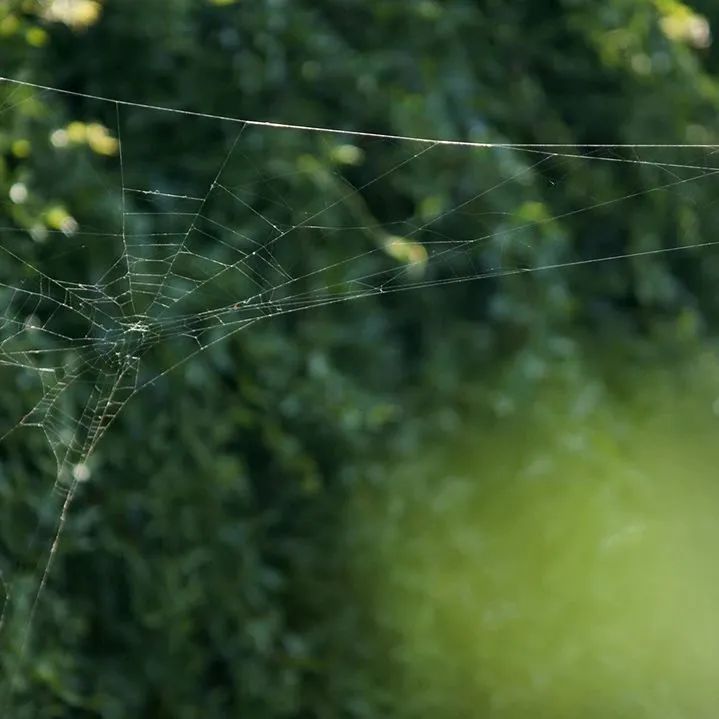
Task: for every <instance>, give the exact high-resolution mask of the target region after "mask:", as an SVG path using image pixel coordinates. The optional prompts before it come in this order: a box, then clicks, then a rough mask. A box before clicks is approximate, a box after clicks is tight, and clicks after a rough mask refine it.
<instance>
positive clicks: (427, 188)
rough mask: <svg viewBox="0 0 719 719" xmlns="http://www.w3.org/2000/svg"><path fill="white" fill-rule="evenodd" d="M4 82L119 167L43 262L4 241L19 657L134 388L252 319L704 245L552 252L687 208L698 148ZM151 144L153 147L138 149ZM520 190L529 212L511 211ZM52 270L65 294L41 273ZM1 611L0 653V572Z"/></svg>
mask: <svg viewBox="0 0 719 719" xmlns="http://www.w3.org/2000/svg"><path fill="white" fill-rule="evenodd" d="M0 80H2V81H3V82H7V83H14V84H15V86H16V88H19V89H21V90H23V91H29V92H32V93H34V92H42V93H53V92H58V93H65V94H70V95H74V96H76V97H75V99H78V98H79V99H81V100H82V106H81V107H82V112H84V114H85V115H86V116H87V117H88V118H95V119H97V120H100V121H102V122H103V123H104V125H105V126H106V127H108V128H109V129H110V130H111V131H112V132H114V134H115V135H116V139H117V153H116V155H115V156H113V157H112V158H97V159H93V160H92V161H90V160H88V163H89V164H88V166H87V168H86V170H87V172H86V173H85V174H86V176H87V177H89V178H90V179H89V181H88V182H89V185H90V187H92V188H94V189H93V191H94V192H96V193H99V194H97V196H98V197H99V198H100V200H99V203H100V205H101V206H102V207H103V208H105V209H106V212H103V213H102V215H101V216H97V215H95V216H93V215H92V214H91V213H88V217H87V218H85V217H83V216H82V205H83V193H84V192H86V191H87V187H85V186H80V187H73V188H70V190H69V191H68V193H67V194H68V202H69V204H70V205H76V206H77V207H78V208H80V209H78V226H77V227H74V226H70V227H65V228H62V229H60V230H57V231H53V232H50V234H49V238H48V240H46V242H45V243H44V245H43V251H42V252H39V251H38V249H37V247H38V243H37V242H36V241H35V240H34V239H33V238H32V237H31V235H30V234H29V233H28V232H27V230H26V229H24V228H20V227H17V226H15V227H5V228H2V230H1V232H2V243H1V244H0V255H2V257H3V261H2V270H1V271H0V371H12V372H14V373H15V374H14V375H12V376H13V377H14V381H16V382H23V383H25V384H30V385H32V386H33V387H34V388H35V391H36V401H35V403H34V405H33V406H30V407H27V408H22V410H21V412H20V414H19V416H17V417H11V418H9V419H8V420H7V421H6V423H5V425H4V426H3V425H0V441H2V440H4V439H7V438H8V437H10V436H11V435H12V434H13V433H15V432H16V431H17V430H19V429H21V428H28V427H29V428H35V429H36V430H39V431H41V432H42V433H43V435H44V437H45V439H46V441H47V444H48V446H49V447H50V448H51V450H52V454H53V456H54V459H55V463H56V473H55V480H54V485H53V489H52V491H51V492H49V493H48V495H49V499H48V501H49V502H50V503H51V504H52V506H53V507H54V510H53V512H54V517H55V523H54V526H53V530H52V533H51V537H50V546H49V548H48V550H47V552H46V554H45V557H44V560H43V563H42V565H41V566H40V567H39V568H38V571H37V577H36V586H35V589H34V591H33V596H34V601H33V603H32V606H31V608H30V609H29V612H28V613H27V617H26V620H25V626H26V630H25V634H26V637H25V641H27V635H29V631H30V628H31V626H32V622H33V617H34V614H35V611H36V608H37V605H38V602H39V601H40V599H41V597H42V594H43V591H44V588H45V586H46V583H47V581H48V578H49V576H50V571H51V568H52V562H53V559H54V558H55V556H56V554H57V551H58V547H59V544H60V541H61V539H62V536H63V531H64V528H65V524H66V520H67V516H68V512H69V510H70V507H71V504H72V501H73V499H74V497H75V496H76V494H77V492H78V490H79V488H80V487H81V485H82V484H83V482H85V481H86V480H87V479H88V478H89V473H90V472H89V463H90V459H91V457H92V454H93V452H94V450H95V448H96V447H97V445H98V442H100V440H101V439H102V437H103V436H104V435H105V433H106V432H107V431H108V429H109V427H110V426H111V425H112V423H113V421H114V420H115V419H116V417H117V416H118V414H119V413H120V412H121V411H122V409H123V407H124V406H125V405H126V404H127V402H129V401H130V400H131V399H132V398H133V397H134V396H135V395H136V394H138V393H139V392H141V391H142V389H143V388H144V387H146V386H147V385H149V384H151V383H153V382H156V381H157V380H158V379H159V378H160V377H162V376H163V375H164V374H166V373H168V372H170V371H172V370H173V369H175V368H177V367H178V366H179V365H181V364H183V363H185V362H187V361H189V360H190V359H191V358H193V357H195V356H197V355H199V354H201V353H203V352H204V351H206V350H207V349H208V348H210V347H211V346H213V345H215V344H216V343H219V342H222V341H223V340H225V339H227V338H228V337H230V336H231V335H233V334H235V333H238V332H241V331H242V330H245V329H247V328H249V327H250V326H251V325H253V324H255V323H257V322H260V321H266V320H268V319H271V318H276V317H278V316H282V315H286V314H288V313H295V312H300V311H306V310H309V309H312V308H317V307H321V306H325V305H329V304H334V303H340V302H349V301H354V300H359V299H361V298H366V297H370V296H374V295H377V294H384V293H396V292H405V291H410V290H415V291H416V290H418V289H420V288H426V287H435V286H439V285H446V284H453V283H458V282H467V281H470V280H483V279H489V278H502V277H509V276H512V275H521V274H525V273H534V272H539V271H547V270H552V269H553V270H558V269H561V268H566V267H571V266H577V265H583V264H592V263H601V262H608V261H611V260H620V259H628V258H638V259H642V258H643V259H649V258H650V256H653V255H661V254H666V253H670V252H679V251H682V252H683V251H687V250H692V249H694V250H698V249H701V248H708V247H710V246H713V245H716V244H717V243H718V242H719V241H705V242H697V241H696V240H697V238H696V237H694V238H691V237H689V238H687V237H678V238H677V243H676V244H675V245H672V246H660V247H657V246H650V247H646V248H641V247H640V248H634V249H633V250H632V251H616V250H614V251H608V252H607V251H604V250H603V249H602V247H601V246H600V247H585V248H581V251H573V252H568V246H569V242H568V240H567V238H566V237H563V235H562V232H561V231H560V229H559V228H561V221H562V220H563V219H565V218H569V217H575V216H582V215H587V216H588V217H593V216H597V217H598V220H597V221H601V218H602V217H604V216H606V213H607V212H622V211H623V208H624V207H626V205H627V204H628V203H631V201H632V200H634V199H636V198H640V197H644V196H647V195H649V194H652V193H667V192H671V193H673V194H674V195H675V196H676V197H677V198H678V201H679V202H686V203H691V202H692V201H693V199H692V196H691V193H690V190H691V189H692V188H693V186H694V185H695V184H696V183H698V182H699V181H702V182H706V181H707V180H709V179H712V178H714V177H715V176H716V175H717V174H718V173H719V168H717V167H714V166H713V165H712V162H711V157H712V155H713V153H714V152H715V150H716V148H715V147H714V146H710V145H692V146H686V145H684V146H661V145H631V146H616V145H593V146H589V147H583V148H581V149H578V148H576V147H573V146H568V145H556V144H555V145H527V144H524V145H513V144H508V143H489V142H460V141H447V140H433V139H427V138H416V137H398V136H391V135H382V134H377V133H359V132H347V131H343V130H337V129H334V128H314V127H303V126H292V125H280V124H276V123H263V122H255V121H246V120H240V119H237V118H231V117H229V118H228V117H219V116H214V115H209V114H206V113H193V112H187V111H178V110H170V109H167V108H158V107H151V106H147V105H141V104H137V103H129V102H124V101H118V100H113V99H107V98H100V97H95V96H88V95H79V94H78V93H67V92H66V91H63V90H59V89H56V88H48V87H42V86H32V85H30V86H29V85H28V83H19V82H18V81H15V80H11V79H7V78H0ZM150 137H152V138H153V142H156V143H157V142H158V139H157V138H158V137H159V138H166V142H167V147H160V148H158V147H157V146H153V145H152V144H150V142H149V140H148V138H150ZM218 138H220V139H219V140H218ZM159 142H162V140H159ZM206 148H211V149H209V150H208V149H206ZM217 148H219V149H217ZM170 150H171V152H170ZM155 155H158V156H159V155H162V156H163V157H167V156H168V155H173V156H174V161H173V168H172V171H173V172H172V176H171V177H170V176H168V175H167V174H165V175H157V174H154V173H153V167H154V163H153V157H154V156H155ZM438 156H439V157H438ZM198 157H199V161H198ZM585 163H593V164H596V166H597V167H598V168H601V167H605V166H607V165H609V164H611V163H620V164H622V165H624V166H627V167H631V168H632V169H633V170H634V171H635V176H636V189H634V190H633V191H632V192H630V193H628V194H626V193H625V194H622V195H617V196H612V194H611V192H608V193H607V194H606V195H604V196H601V197H590V196H587V195H586V194H584V193H583V192H582V191H581V188H573V187H572V177H573V172H574V170H575V169H576V168H577V167H584V165H585ZM189 166H191V167H193V171H192V172H188V171H187V170H185V169H184V168H186V167H189ZM108 167H110V168H111V169H110V171H108ZM438 167H441V168H444V169H443V170H442V172H443V173H444V175H443V176H442V177H437V176H436V173H437V168H438ZM366 168H371V171H370V172H369V173H368V172H367V170H366ZM455 176H456V177H457V178H458V180H457V181H455V179H454V178H455ZM108 178H110V179H108ZM112 178H114V184H111V183H110V180H111V179H112ZM58 181H60V178H59V179H58ZM390 183H391V184H392V186H393V187H395V188H396V187H400V188H402V187H405V188H410V187H411V188H412V189H411V191H410V190H407V192H406V194H407V196H409V197H411V198H412V199H413V202H412V203H408V208H407V211H406V212H405V213H404V214H403V215H401V216H391V215H388V210H387V209H386V204H387V203H385V202H384V193H385V187H386V186H387V185H388V184H390ZM437 183H444V184H445V185H446V186H448V187H450V188H451V192H450V193H449V195H450V196H451V198H452V201H451V202H449V203H448V202H444V204H443V203H442V202H438V201H435V197H436V193H435V188H436V185H437ZM538 185H539V186H540V187H541V191H542V193H543V198H545V199H546V197H547V196H549V197H550V198H551V197H555V198H556V199H557V202H556V203H547V205H549V206H556V207H562V208H564V209H563V210H562V211H561V212H560V213H559V214H554V215H551V216H550V215H549V214H542V213H541V212H539V211H538V209H537V208H538V207H539V199H540V198H539V197H538V196H537V187H538ZM97 188H100V189H99V190H98V189H97ZM568 188H569V190H571V192H570V191H568ZM518 191H521V193H522V195H523V196H526V197H527V201H526V202H525V203H524V204H523V206H522V211H521V212H517V211H516V210H517V208H516V197H517V194H518ZM684 193H687V194H686V195H685V194H684ZM288 197H292V198H293V204H292V205H290V204H289V202H288V199H287V198H288ZM294 198H297V200H295V199H294ZM299 199H301V200H302V203H301V204H297V201H298V200H299ZM433 203H434V204H433ZM47 248H52V249H51V250H48V249H47ZM605 249H606V248H605ZM68 257H69V258H71V259H72V262H70V261H68ZM58 258H62V267H63V276H56V275H55V274H54V273H53V268H54V266H55V265H56V264H57V261H58ZM168 343H173V354H172V356H173V357H174V358H178V357H179V360H177V361H175V362H174V364H172V365H171V366H167V363H166V362H165V363H164V364H163V355H162V351H163V348H164V347H165V346H166V345H167V344H168ZM8 376H9V375H8ZM9 381H12V380H9ZM0 593H2V594H3V595H4V597H5V599H4V602H3V604H2V607H3V610H2V612H0V636H2V630H3V626H2V625H3V620H4V619H5V615H6V610H7V609H8V606H9V605H10V600H11V598H12V596H13V578H12V576H7V574H6V575H5V576H3V575H2V574H0Z"/></svg>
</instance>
